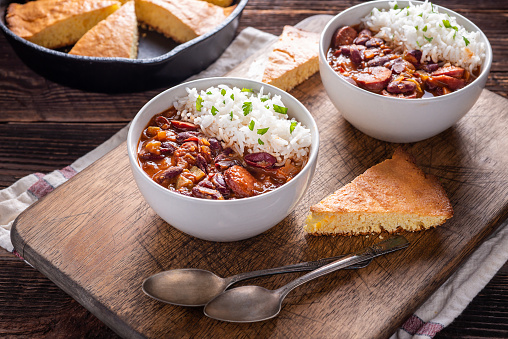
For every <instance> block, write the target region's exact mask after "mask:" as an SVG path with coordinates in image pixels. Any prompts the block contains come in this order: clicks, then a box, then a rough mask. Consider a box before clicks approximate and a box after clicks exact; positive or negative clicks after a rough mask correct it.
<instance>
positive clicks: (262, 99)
mask: <svg viewBox="0 0 508 339" xmlns="http://www.w3.org/2000/svg"><path fill="white" fill-rule="evenodd" d="M268 99H270V98H268V97H263V98H261V99H259V100H261V102H265V101H266V100H268Z"/></svg>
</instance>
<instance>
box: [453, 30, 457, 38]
mask: <svg viewBox="0 0 508 339" xmlns="http://www.w3.org/2000/svg"><path fill="white" fill-rule="evenodd" d="M456 36H457V31H455V33H453V40H455V37H456Z"/></svg>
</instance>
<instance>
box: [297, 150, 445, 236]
mask: <svg viewBox="0 0 508 339" xmlns="http://www.w3.org/2000/svg"><path fill="white" fill-rule="evenodd" d="M310 211H311V214H310V215H309V216H308V218H307V223H306V225H305V226H304V229H305V231H306V232H307V233H310V234H313V235H335V234H337V235H359V234H369V233H380V232H382V231H387V232H388V233H394V232H396V231H397V230H406V231H419V230H423V229H428V228H430V227H435V226H438V225H441V224H443V223H444V222H445V221H446V220H447V219H449V218H451V217H452V216H453V209H452V206H451V204H450V201H449V200H448V197H447V196H446V193H445V191H444V189H443V187H442V186H441V185H440V183H439V181H438V180H437V178H436V177H434V176H431V175H426V174H425V173H424V172H423V171H422V170H421V169H420V168H419V167H418V166H416V164H415V163H414V160H413V159H412V157H411V156H410V155H409V154H407V153H406V152H405V151H403V150H402V149H397V150H396V151H395V153H394V155H393V157H392V158H391V159H388V160H385V161H383V162H381V163H379V164H377V165H375V166H373V167H371V168H369V169H368V170H367V171H365V172H364V173H363V174H361V175H360V176H358V177H357V178H355V179H354V180H353V181H352V182H351V183H349V184H347V185H346V186H344V187H342V188H341V189H339V190H338V191H336V192H335V193H333V194H331V195H329V196H328V197H326V198H325V199H323V200H322V201H321V202H319V203H318V204H316V205H314V206H312V207H311V208H310Z"/></svg>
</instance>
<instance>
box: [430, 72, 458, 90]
mask: <svg viewBox="0 0 508 339" xmlns="http://www.w3.org/2000/svg"><path fill="white" fill-rule="evenodd" d="M427 83H429V84H431V85H434V86H446V87H448V88H449V89H451V90H452V91H456V90H458V89H460V88H462V87H464V86H465V85H466V81H465V80H464V79H457V78H454V77H451V76H448V75H438V76H432V77H429V78H428V79H427Z"/></svg>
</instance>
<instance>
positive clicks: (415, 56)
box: [403, 49, 422, 67]
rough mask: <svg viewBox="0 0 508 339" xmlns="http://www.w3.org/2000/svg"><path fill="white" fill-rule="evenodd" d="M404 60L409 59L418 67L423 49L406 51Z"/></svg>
mask: <svg viewBox="0 0 508 339" xmlns="http://www.w3.org/2000/svg"><path fill="white" fill-rule="evenodd" d="M403 57H404V60H407V61H409V62H410V63H412V64H413V65H414V66H415V67H418V66H419V65H420V60H421V59H422V51H419V50H417V49H415V50H414V51H411V52H404V56H403Z"/></svg>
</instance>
